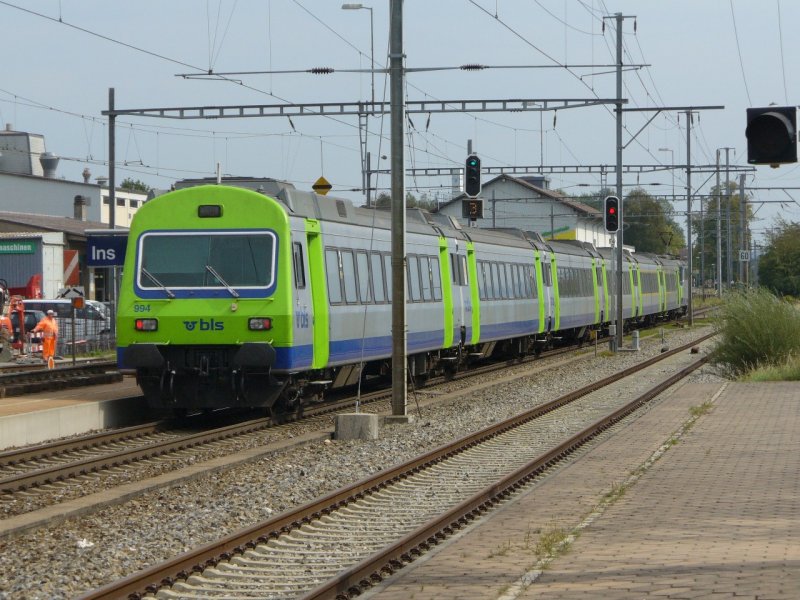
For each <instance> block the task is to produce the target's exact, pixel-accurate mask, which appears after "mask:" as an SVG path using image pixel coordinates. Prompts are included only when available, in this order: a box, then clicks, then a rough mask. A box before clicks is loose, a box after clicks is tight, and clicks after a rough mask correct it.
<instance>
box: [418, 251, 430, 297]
mask: <svg viewBox="0 0 800 600" xmlns="http://www.w3.org/2000/svg"><path fill="white" fill-rule="evenodd" d="M419 277H420V283H422V301H423V302H430V301H431V300H433V292H432V291H431V264H430V259H429V258H428V257H427V256H420V257H419Z"/></svg>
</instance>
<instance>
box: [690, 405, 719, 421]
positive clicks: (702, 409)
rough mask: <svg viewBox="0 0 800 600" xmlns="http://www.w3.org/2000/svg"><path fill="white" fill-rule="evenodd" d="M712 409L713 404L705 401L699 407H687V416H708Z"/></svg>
mask: <svg viewBox="0 0 800 600" xmlns="http://www.w3.org/2000/svg"><path fill="white" fill-rule="evenodd" d="M713 407H714V404H713V403H711V402H709V401H705V402H703V403H702V404H701V405H699V406H691V407H689V414H690V415H692V416H693V417H695V418H697V417H702V416H703V415H705V414H708V413H709V412H711V409H712V408H713Z"/></svg>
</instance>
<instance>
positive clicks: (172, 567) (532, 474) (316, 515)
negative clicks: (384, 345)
mask: <svg viewBox="0 0 800 600" xmlns="http://www.w3.org/2000/svg"><path fill="white" fill-rule="evenodd" d="M706 337H710V336H706ZM703 339H705V338H703ZM700 341H702V340H696V341H695V342H693V343H692V344H689V345H686V346H683V347H681V348H676V349H674V350H672V351H671V352H666V353H664V354H662V355H660V356H657V357H655V358H653V359H650V360H648V361H645V362H643V363H641V364H640V365H637V366H636V367H632V368H629V369H626V370H624V371H622V372H620V373H616V374H614V375H611V376H609V377H607V378H605V379H603V380H600V381H598V382H596V383H594V384H591V385H589V386H586V387H584V388H581V389H580V390H577V391H575V392H572V393H570V394H567V395H566V396H563V397H561V398H558V399H556V400H554V401H552V402H548V403H546V404H544V405H541V406H539V407H536V408H535V409H532V410H531V411H528V412H526V413H524V414H522V415H518V416H517V417H514V418H512V419H509V420H507V421H504V422H502V423H498V424H496V425H493V426H492V427H489V428H487V429H484V430H483V431H480V432H478V433H476V434H473V435H470V436H467V437H465V438H462V439H461V440H458V441H457V442H454V443H452V444H448V445H446V446H443V447H441V448H439V449H437V450H435V451H433V452H431V453H428V454H425V455H423V456H421V457H419V458H417V459H415V460H413V461H410V462H407V463H405V464H403V465H401V466H398V467H395V468H392V469H389V470H387V471H384V472H382V473H380V474H378V475H377V476H375V477H371V478H368V479H365V480H363V481H360V482H358V483H356V484H354V485H352V486H349V487H347V488H344V489H341V490H339V491H337V492H334V493H332V494H329V495H327V496H325V497H323V498H321V499H320V500H318V501H315V502H313V503H311V504H307V505H305V506H303V507H301V508H298V509H296V510H293V511H290V512H288V513H285V514H283V515H281V516H279V517H276V518H274V519H270V520H269V521H266V522H263V523H260V524H258V525H256V526H254V527H251V528H249V529H247V530H245V531H241V532H238V533H236V534H234V535H232V536H229V537H226V538H224V539H222V540H219V541H217V542H214V543H211V544H208V545H206V546H204V547H202V548H200V549H198V550H197V551H193V552H190V553H187V554H184V555H182V556H179V557H177V558H175V559H173V560H171V561H168V562H167V563H164V564H162V565H157V566H155V567H153V568H151V569H148V570H146V571H143V572H140V573H138V574H136V575H133V576H131V577H129V578H127V579H124V580H121V581H119V582H116V583H113V584H110V585H108V586H106V587H104V588H101V589H100V590H96V591H95V592H92V593H90V594H87V595H85V596H84V598H85V599H98V598H118V597H130V598H142V597H145V596H147V597H150V596H151V595H153V594H155V595H156V596H157V597H158V598H174V597H181V598H193V597H194V598H207V597H213V596H221V595H226V596H227V595H236V596H237V597H276V598H290V597H291V598H294V597H304V598H333V597H336V598H349V597H352V596H355V595H358V594H359V593H361V592H362V591H363V589H364V588H366V587H369V586H370V585H373V584H375V583H377V582H378V581H380V580H381V579H382V578H384V577H386V576H388V575H390V574H391V573H392V572H394V571H395V570H397V569H399V568H402V566H403V565H404V564H406V563H408V562H411V561H412V560H414V558H415V557H417V556H419V555H420V554H421V553H423V552H424V551H425V550H426V549H427V548H429V547H430V546H433V545H435V544H437V543H439V541H440V540H442V539H444V538H445V537H447V536H448V535H450V534H452V533H453V532H454V531H455V530H457V529H459V528H461V527H463V526H465V525H466V524H468V523H469V522H470V521H472V520H473V519H475V518H477V517H478V516H480V515H481V514H482V513H483V512H486V511H487V510H490V509H491V507H492V506H494V505H496V504H498V503H501V502H503V501H505V500H506V499H507V498H509V497H510V496H511V495H512V494H514V493H515V492H516V491H518V490H520V489H521V488H522V487H524V486H525V485H527V484H528V483H529V482H531V481H532V480H534V479H535V478H536V477H538V476H539V475H541V474H542V473H543V472H545V471H546V470H547V469H549V468H552V467H553V466H555V465H557V464H558V463H559V462H561V461H562V460H564V459H565V458H566V457H567V456H569V455H570V454H572V453H573V452H575V451H576V450H577V449H578V448H580V447H581V446H582V445H584V444H586V442H587V441H589V440H591V439H592V438H594V437H596V436H598V435H600V434H601V432H603V431H604V430H606V429H608V428H610V427H612V426H613V425H614V424H615V423H617V422H619V421H620V420H621V419H623V418H624V417H625V416H626V415H628V414H630V413H631V412H633V411H635V410H636V409H637V408H639V407H641V406H642V405H644V404H645V403H646V402H648V401H649V400H650V399H652V398H653V397H655V396H656V395H658V394H659V393H660V392H661V391H663V390H665V389H667V388H668V387H669V386H671V385H673V384H674V383H675V382H677V381H678V380H680V379H681V378H682V377H685V376H686V375H687V374H688V373H690V372H691V371H692V370H694V369H696V368H697V367H698V366H700V365H701V364H702V363H703V362H705V358H701V359H700V360H695V361H693V362H691V363H690V364H684V365H682V366H681V367H680V369H679V371H678V372H677V373H675V374H673V375H671V376H669V377H667V378H666V379H664V380H663V381H662V382H661V383H660V384H659V385H657V386H655V387H654V388H652V389H649V390H646V391H645V392H644V393H640V394H637V395H636V397H635V398H634V399H632V400H630V401H629V400H624V401H623V400H620V397H622V396H624V395H625V394H623V390H622V388H623V387H624V386H626V385H630V383H629V382H625V383H622V382H620V380H621V379H623V378H625V377H628V376H630V375H633V374H635V373H638V372H639V371H641V370H642V369H644V368H649V367H651V366H653V365H655V364H656V363H658V362H660V361H661V360H664V359H665V358H667V357H671V356H673V355H676V354H678V353H681V352H685V350H686V349H687V348H689V347H690V346H693V345H695V344H697V343H699V342H700ZM685 357H689V355H688V354H684V355H683V356H681V357H680V360H682V361H683V362H685V363H688V362H689V361H688V359H686V358H685ZM675 360H679V359H675ZM612 385H616V386H620V390H621V391H620V393H619V394H617V393H612V394H608V395H609V396H613V397H614V402H615V404H616V405H615V406H614V408H613V409H609V410H607V411H606V412H608V414H603V415H602V416H600V414H599V413H598V411H599V410H600V408H599V407H598V406H597V403H595V402H591V401H590V400H589V399H588V398H586V397H587V395H588V394H591V393H592V392H595V391H596V390H599V389H601V388H603V387H605V386H612ZM564 411H573V412H575V414H580V415H582V418H583V419H584V420H586V419H588V420H589V422H586V423H584V424H583V425H582V426H580V427H577V428H576V429H577V431H574V432H572V435H570V436H569V437H568V439H567V440H565V441H557V439H556V438H558V439H559V440H560V439H563V436H564V434H563V433H562V429H563V428H562V427H561V426H560V425H559V426H558V427H555V428H552V427H551V428H549V429H548V427H547V423H548V422H551V423H552V422H554V423H561V422H563V420H564V415H563V412H564ZM532 457H535V458H533V459H532Z"/></svg>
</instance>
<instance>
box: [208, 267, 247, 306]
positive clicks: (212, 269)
mask: <svg viewBox="0 0 800 600" xmlns="http://www.w3.org/2000/svg"><path fill="white" fill-rule="evenodd" d="M206 270H207V271H208V272H209V273H211V274H212V275H213V276H214V277H216V278H217V280H218V281H219V282H220V283H221V284H222V285H224V286H225V289H226V290H228V291H229V292H230V294H231V296H233V297H234V298H238V297H239V292H237V291H236V290H235V289H233V288H232V287H231V286H230V285H228V282H227V281H225V280H224V279H223V278H222V275H220V274H219V273H217V272H216V271H215V270H214V267H212V266H211V265H206Z"/></svg>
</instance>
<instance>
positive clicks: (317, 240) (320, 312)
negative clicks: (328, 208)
mask: <svg viewBox="0 0 800 600" xmlns="http://www.w3.org/2000/svg"><path fill="white" fill-rule="evenodd" d="M306 248H307V250H308V284H307V286H306V289H308V287H309V285H310V288H311V292H310V295H309V296H307V299H308V301H309V302H310V305H311V308H312V312H311V314H310V315H309V318H310V323H309V325H310V337H311V341H312V346H311V353H312V356H311V367H312V368H314V369H320V368H322V367H324V366H325V365H327V364H328V357H329V356H330V331H329V330H328V325H329V319H330V315H329V312H328V286H327V283H326V279H325V252H324V247H323V243H322V232H321V230H320V226H319V221H317V220H316V219H306Z"/></svg>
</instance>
